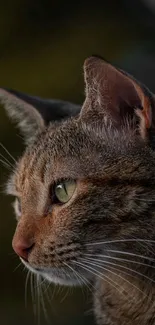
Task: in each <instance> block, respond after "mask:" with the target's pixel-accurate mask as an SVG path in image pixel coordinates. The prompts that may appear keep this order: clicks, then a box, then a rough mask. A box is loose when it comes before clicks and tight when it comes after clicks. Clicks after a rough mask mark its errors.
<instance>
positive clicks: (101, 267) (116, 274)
mask: <svg viewBox="0 0 155 325" xmlns="http://www.w3.org/2000/svg"><path fill="white" fill-rule="evenodd" d="M82 260H83V261H85V263H88V264H89V265H94V266H96V267H99V268H100V269H103V270H108V272H110V273H111V274H113V275H115V276H117V277H118V278H120V279H122V280H123V281H125V282H126V283H128V284H129V285H130V286H132V287H133V288H135V289H136V290H137V291H139V292H140V293H142V295H144V296H145V298H147V297H148V296H147V295H146V294H145V293H144V292H143V291H142V290H140V289H139V288H138V287H137V286H136V285H134V284H133V283H132V282H131V281H129V280H127V279H126V278H124V277H123V276H121V275H120V274H118V273H116V272H114V271H111V270H110V269H109V267H108V268H105V267H103V266H102V265H101V264H99V263H97V262H95V261H91V260H87V259H84V258H82ZM103 265H104V261H103ZM115 270H116V271H118V270H117V269H116V268H115ZM132 298H133V296H132Z"/></svg>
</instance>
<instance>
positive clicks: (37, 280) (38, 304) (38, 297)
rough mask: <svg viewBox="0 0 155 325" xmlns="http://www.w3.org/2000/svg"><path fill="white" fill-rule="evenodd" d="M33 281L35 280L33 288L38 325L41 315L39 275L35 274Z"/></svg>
mask: <svg viewBox="0 0 155 325" xmlns="http://www.w3.org/2000/svg"><path fill="white" fill-rule="evenodd" d="M35 279H36V284H37V285H36V286H35V287H34V289H35V296H36V302H37V322H38V325H40V315H41V311H40V285H39V280H40V275H39V274H36V275H35Z"/></svg>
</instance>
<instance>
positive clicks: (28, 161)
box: [15, 119, 134, 189]
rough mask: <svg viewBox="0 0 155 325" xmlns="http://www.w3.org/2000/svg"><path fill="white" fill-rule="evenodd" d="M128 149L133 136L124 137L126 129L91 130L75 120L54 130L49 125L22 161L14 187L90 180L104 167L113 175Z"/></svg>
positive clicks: (20, 187)
mask: <svg viewBox="0 0 155 325" xmlns="http://www.w3.org/2000/svg"><path fill="white" fill-rule="evenodd" d="M131 144H132V145H131ZM131 147H132V149H133V148H134V137H133V134H128V136H126V130H125V131H123V132H122V134H120V132H119V133H117V132H116V133H111V132H110V131H107V130H106V128H105V127H104V126H103V127H102V129H101V128H95V129H94V128H92V127H90V126H88V125H85V124H84V123H80V122H79V121H77V120H76V119H71V120H69V121H67V122H64V123H62V124H60V125H58V126H57V127H53V125H49V127H47V128H46V129H45V130H44V131H43V132H42V133H41V134H39V135H38V136H37V137H36V139H35V141H34V143H33V144H31V145H30V146H29V147H28V148H27V150H26V152H25V154H24V155H23V157H22V158H21V160H20V162H19V165H18V167H17V170H16V178H15V182H16V186H17V187H18V188H19V189H22V188H24V189H28V188H29V186H30V185H31V187H34V188H36V186H39V184H46V185H47V186H48V185H49V184H50V183H51V182H53V181H54V182H55V181H57V180H58V179H62V178H75V179H76V178H85V177H91V176H92V175H95V174H99V173H100V172H103V167H104V171H105V173H109V172H111V173H113V172H114V171H115V168H116V159H117V158H118V159H120V156H121V157H122V159H126V155H127V154H128V153H129V151H132V150H131ZM114 161H115V164H114Z"/></svg>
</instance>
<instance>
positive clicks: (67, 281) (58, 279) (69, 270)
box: [21, 258, 90, 286]
mask: <svg viewBox="0 0 155 325" xmlns="http://www.w3.org/2000/svg"><path fill="white" fill-rule="evenodd" d="M21 261H22V263H23V264H24V265H25V266H26V267H27V268H28V269H29V270H30V271H31V272H33V273H35V274H39V275H41V276H42V277H44V278H45V279H47V280H48V281H49V282H52V283H56V284H61V285H68V286H70V285H77V286H78V285H79V286H81V285H83V281H82V277H80V275H78V274H79V272H78V271H77V270H75V269H74V268H73V267H71V266H70V265H66V266H65V265H64V266H62V267H51V268H49V267H47V268H46V267H34V266H31V265H30V263H28V262H26V261H25V260H23V259H22V258H21ZM80 273H81V272H80ZM83 276H84V277H85V280H86V278H87V276H86V274H85V275H84V274H83ZM89 280H90V279H89Z"/></svg>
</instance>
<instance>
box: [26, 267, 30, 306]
mask: <svg viewBox="0 0 155 325" xmlns="http://www.w3.org/2000/svg"><path fill="white" fill-rule="evenodd" d="M30 273H31V271H29V270H28V272H27V275H26V280H25V308H27V292H28V290H27V289H28V281H29V278H30Z"/></svg>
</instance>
